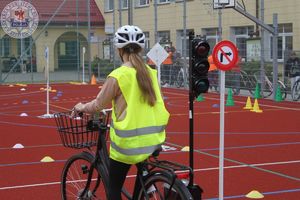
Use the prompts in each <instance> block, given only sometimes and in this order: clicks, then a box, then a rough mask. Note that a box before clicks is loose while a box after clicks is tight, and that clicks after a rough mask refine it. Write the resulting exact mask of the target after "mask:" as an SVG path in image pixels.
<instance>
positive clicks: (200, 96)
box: [196, 94, 204, 102]
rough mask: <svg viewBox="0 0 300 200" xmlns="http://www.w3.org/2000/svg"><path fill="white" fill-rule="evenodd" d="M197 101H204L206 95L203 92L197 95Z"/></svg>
mask: <svg viewBox="0 0 300 200" xmlns="http://www.w3.org/2000/svg"><path fill="white" fill-rule="evenodd" d="M196 101H198V102H200V101H204V97H203V96H202V94H200V95H199V96H198V97H197V99H196Z"/></svg>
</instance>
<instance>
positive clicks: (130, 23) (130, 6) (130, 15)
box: [128, 0, 132, 25]
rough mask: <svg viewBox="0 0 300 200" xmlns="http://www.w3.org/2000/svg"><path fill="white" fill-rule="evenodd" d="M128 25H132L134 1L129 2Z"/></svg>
mask: <svg viewBox="0 0 300 200" xmlns="http://www.w3.org/2000/svg"><path fill="white" fill-rule="evenodd" d="M128 24H129V25H132V1H131V0H128Z"/></svg>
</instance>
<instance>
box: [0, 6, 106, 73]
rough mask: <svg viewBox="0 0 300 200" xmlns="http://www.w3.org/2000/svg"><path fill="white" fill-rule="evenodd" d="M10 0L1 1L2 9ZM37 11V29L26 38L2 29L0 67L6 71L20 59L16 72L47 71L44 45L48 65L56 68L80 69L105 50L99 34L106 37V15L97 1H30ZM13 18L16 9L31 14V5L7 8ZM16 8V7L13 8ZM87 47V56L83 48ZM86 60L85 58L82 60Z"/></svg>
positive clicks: (53, 68)
mask: <svg viewBox="0 0 300 200" xmlns="http://www.w3.org/2000/svg"><path fill="white" fill-rule="evenodd" d="M11 2H13V1H11V0H1V1H0V12H1V11H3V10H4V8H6V6H7V5H8V4H10V3H11ZM26 2H29V3H31V4H32V5H33V6H34V7H35V9H36V10H37V12H38V17H39V23H38V28H37V29H36V30H35V31H34V32H33V34H32V35H31V36H30V37H27V38H21V39H20V38H12V37H10V36H9V35H8V34H7V33H6V32H4V30H3V29H2V28H1V29H0V56H1V57H0V58H1V62H0V68H1V69H2V71H4V72H7V71H10V69H11V68H12V67H13V66H14V63H15V62H18V63H19V65H17V67H16V69H15V71H23V72H24V69H23V67H21V66H22V65H24V66H25V70H26V71H27V72H28V71H31V70H33V71H37V72H42V71H44V70H45V66H46V59H45V55H44V54H45V48H46V47H48V48H49V53H48V56H49V68H50V71H55V70H73V71H76V70H77V69H79V68H81V67H82V65H83V63H84V64H85V65H88V62H89V60H92V59H93V58H94V57H95V56H98V55H99V54H101V53H102V48H100V46H99V37H96V36H100V35H102V36H104V35H105V33H104V18H103V16H102V13H101V12H100V9H99V8H98V6H97V4H96V2H95V1H94V0H90V1H89V2H90V6H88V4H87V1H86V0H74V1H62V0H52V1H40V0H28V1H26ZM8 9H11V10H10V17H9V18H10V19H8V20H13V18H15V17H16V16H15V15H16V13H15V12H16V9H18V10H20V11H22V12H24V17H25V19H24V20H26V18H27V17H28V19H29V21H30V17H31V16H29V14H28V8H26V7H24V6H20V7H19V8H8ZM13 9H15V10H13ZM84 50H85V55H83V51H84ZM83 59H84V61H83Z"/></svg>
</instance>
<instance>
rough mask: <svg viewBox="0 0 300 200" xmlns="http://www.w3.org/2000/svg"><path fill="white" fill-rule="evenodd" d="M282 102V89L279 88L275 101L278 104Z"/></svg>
mask: <svg viewBox="0 0 300 200" xmlns="http://www.w3.org/2000/svg"><path fill="white" fill-rule="evenodd" d="M282 100H283V99H282V93H281V88H280V86H277V89H276V95H275V101H276V102H281V101H282Z"/></svg>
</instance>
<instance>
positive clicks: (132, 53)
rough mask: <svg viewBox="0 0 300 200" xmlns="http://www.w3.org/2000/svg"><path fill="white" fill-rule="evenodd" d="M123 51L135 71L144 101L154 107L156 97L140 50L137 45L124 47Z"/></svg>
mask: <svg viewBox="0 0 300 200" xmlns="http://www.w3.org/2000/svg"><path fill="white" fill-rule="evenodd" d="M123 50H124V53H126V54H128V59H129V62H130V63H131V64H132V65H133V67H134V68H135V69H136V79H137V82H138V85H139V87H140V89H141V91H142V94H143V98H144V100H145V101H146V102H147V103H148V104H149V105H150V106H154V104H155V102H156V95H155V91H154V88H153V83H152V79H151V78H150V73H149V71H148V69H147V67H146V66H145V63H144V61H143V59H142V57H141V56H140V54H139V53H140V52H141V50H142V48H141V47H139V46H138V45H135V44H130V45H127V46H125V47H124V48H123Z"/></svg>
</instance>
